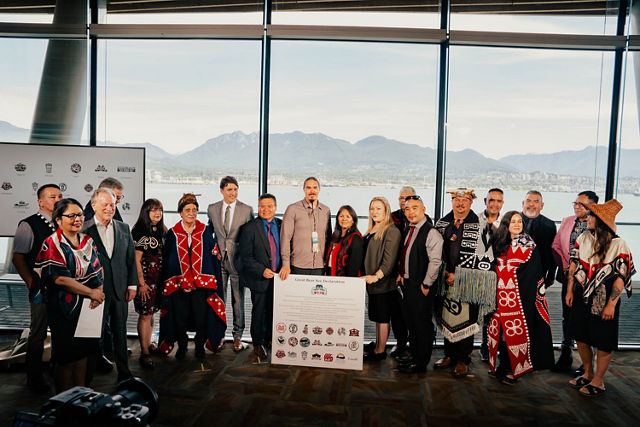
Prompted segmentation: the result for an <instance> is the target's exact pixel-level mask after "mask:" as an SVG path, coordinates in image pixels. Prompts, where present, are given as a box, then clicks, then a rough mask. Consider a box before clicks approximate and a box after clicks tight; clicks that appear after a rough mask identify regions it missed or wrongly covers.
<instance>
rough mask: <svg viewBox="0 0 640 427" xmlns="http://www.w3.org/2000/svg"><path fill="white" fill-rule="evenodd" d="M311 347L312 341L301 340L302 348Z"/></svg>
mask: <svg viewBox="0 0 640 427" xmlns="http://www.w3.org/2000/svg"><path fill="white" fill-rule="evenodd" d="M310 345H311V340H310V339H309V338H307V337H302V338H300V346H302V347H309V346H310Z"/></svg>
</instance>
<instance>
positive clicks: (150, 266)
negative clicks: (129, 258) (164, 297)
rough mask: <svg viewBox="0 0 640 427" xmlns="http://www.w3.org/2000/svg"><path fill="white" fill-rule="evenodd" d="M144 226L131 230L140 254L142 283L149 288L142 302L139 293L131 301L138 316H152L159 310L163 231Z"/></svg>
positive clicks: (136, 248)
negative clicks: (146, 296)
mask: <svg viewBox="0 0 640 427" xmlns="http://www.w3.org/2000/svg"><path fill="white" fill-rule="evenodd" d="M145 228H146V227H144V226H136V227H133V229H132V230H131V236H132V237H133V242H134V247H135V250H136V251H140V252H142V257H141V259H140V264H141V265H142V275H143V276H144V282H145V283H146V284H147V286H148V287H149V297H148V298H147V299H145V300H144V301H143V300H142V296H141V295H140V293H138V294H137V295H136V297H135V298H134V299H133V304H134V306H135V309H136V312H137V313H138V314H153V313H155V312H157V311H158V310H159V309H160V300H161V295H160V292H159V289H160V284H161V283H162V242H163V236H162V234H163V231H162V229H161V228H158V227H156V226H153V227H152V229H151V230H147V229H145Z"/></svg>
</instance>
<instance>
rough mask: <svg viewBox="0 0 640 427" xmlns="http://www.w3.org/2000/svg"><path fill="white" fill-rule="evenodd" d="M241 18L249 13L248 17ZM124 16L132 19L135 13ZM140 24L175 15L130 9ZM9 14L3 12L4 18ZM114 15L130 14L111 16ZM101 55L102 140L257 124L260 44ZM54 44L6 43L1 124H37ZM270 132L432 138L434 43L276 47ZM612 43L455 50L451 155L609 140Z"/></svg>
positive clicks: (196, 137) (525, 26) (630, 133)
mask: <svg viewBox="0 0 640 427" xmlns="http://www.w3.org/2000/svg"><path fill="white" fill-rule="evenodd" d="M239 17H240V18H239ZM127 19H128V21H127ZM133 19H134V20H135V22H138V23H140V22H154V23H158V22H160V19H162V20H163V21H171V20H174V21H173V22H176V21H175V19H176V18H175V16H174V17H172V16H170V15H162V16H161V17H152V18H150V17H145V16H141V15H137V16H135V17H133ZM0 20H8V19H5V18H4V16H3V17H2V19H0ZM108 22H109V23H127V22H131V17H126V16H125V17H116V16H113V17H109V21H108ZM178 22H182V23H187V22H192V23H204V22H210V23H211V22H213V23H229V22H233V23H256V24H257V23H259V22H260V14H243V15H241V14H236V15H233V16H230V15H221V14H215V15H214V14H197V15H196V14H194V15H181V16H180V17H179V21H178ZM273 22H274V24H291V23H299V24H311V23H315V24H328V23H332V24H334V25H341V24H343V25H346V24H349V25H380V26H393V25H396V26H414V27H420V26H424V27H429V26H432V25H436V24H437V20H436V19H434V15H429V14H411V15H403V14H342V13H341V14H331V13H323V14H318V13H315V14H314V13H311V14H309V13H307V14H300V13H282V12H276V13H274V19H273ZM614 23H615V22H614V20H613V19H612V18H610V17H607V19H606V20H605V19H603V18H602V17H588V18H576V17H571V18H557V17H556V18H550V17H517V16H501V17H498V16H486V15H477V16H469V15H453V16H452V19H451V24H452V28H453V29H466V30H481V29H485V30H486V29H487V28H491V29H492V30H499V31H536V32H544V33H577V34H588V33H594V34H611V31H613V24H614ZM100 43H101V47H102V48H105V49H103V51H102V54H101V56H100V59H99V82H98V87H99V90H98V96H99V110H98V117H99V118H98V139H99V140H109V141H114V142H120V143H131V142H135V143H141V142H149V143H152V144H154V145H157V146H159V147H161V148H163V149H165V150H166V151H168V152H171V153H180V152H185V151H188V150H190V149H193V148H195V147H197V146H199V145H201V144H203V143H204V142H205V141H206V140H207V139H209V138H213V137H216V136H218V135H220V134H223V133H228V132H233V131H237V130H240V131H243V132H246V133H250V132H256V131H258V128H259V97H260V51H261V45H260V42H259V41H228V40H224V41H223V40H181V41H167V40H164V41H153V40H110V41H101V42H100ZM45 49H46V41H42V40H29V39H21V40H15V39H0V57H2V58H10V59H11V60H8V61H1V62H0V81H1V82H3V83H0V92H1V94H2V96H0V120H4V121H8V122H10V123H12V124H14V125H16V126H20V127H25V128H29V127H30V126H31V120H32V116H33V108H34V105H35V99H36V97H37V88H38V84H39V81H40V74H41V71H42V62H43V58H44V52H45ZM271 66H272V68H271V79H272V80H271V103H270V124H269V125H270V130H271V132H277V133H281V132H291V131H295V130H300V131H303V132H309V133H311V132H321V133H324V134H327V135H329V136H331V137H334V138H341V139H345V140H347V141H350V142H354V143H355V142H357V141H358V140H360V139H363V138H366V137H368V136H370V135H382V136H385V137H387V138H391V139H395V140H399V141H402V142H406V143H412V144H417V145H421V146H426V147H435V143H436V133H437V132H436V131H437V128H436V123H437V116H436V112H437V85H438V74H437V73H438V48H437V46H436V45H424V44H422V45H419V44H393V43H357V42H317V41H313V42H311V41H284V40H276V41H273V43H272V62H271ZM612 69H613V54H612V53H611V52H605V53H601V52H586V51H581V52H578V51H560V50H533V49H507V48H478V47H463V46H454V47H452V48H451V54H450V84H449V110H448V122H447V134H448V142H447V147H448V149H450V150H461V149H465V148H474V149H476V150H477V151H480V152H482V153H483V154H484V155H486V156H489V157H493V158H500V157H502V156H506V155H509V154H523V153H527V152H538V153H540V152H553V151H558V150H567V149H581V148H583V147H585V146H587V145H606V144H607V141H608V128H609V120H610V119H609V112H610V108H611V99H610V93H611V89H610V88H611V84H612ZM627 71H628V72H627V76H628V78H627V80H626V81H627V89H628V90H627V91H626V95H627V96H626V102H625V103H624V115H623V130H622V138H623V139H622V140H623V146H625V147H626V148H640V138H639V136H640V135H639V133H638V127H637V117H638V115H637V107H636V100H635V94H634V92H635V91H634V90H632V89H634V87H635V83H634V81H633V72H632V70H631V67H630V69H629V70H627Z"/></svg>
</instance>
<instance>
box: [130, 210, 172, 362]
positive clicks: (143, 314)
mask: <svg viewBox="0 0 640 427" xmlns="http://www.w3.org/2000/svg"><path fill="white" fill-rule="evenodd" d="M166 231H167V228H166V227H165V225H164V221H163V208H162V203H161V202H160V200H158V199H147V200H145V202H144V203H143V204H142V208H141V209H140V215H139V216H138V221H137V222H136V224H135V225H134V226H133V229H132V230H131V235H132V237H133V242H134V247H135V254H136V270H137V272H138V282H139V283H140V284H139V285H138V292H137V294H136V296H135V298H134V299H133V304H134V307H135V310H136V313H138V315H139V316H138V339H139V340H140V359H139V361H140V365H141V366H142V367H143V368H145V369H153V367H154V364H153V359H152V358H151V354H150V353H149V350H150V346H151V334H152V332H153V315H154V314H155V313H156V312H157V311H158V310H159V309H160V293H159V285H160V283H161V272H162V243H163V238H164V233H165V232H166Z"/></svg>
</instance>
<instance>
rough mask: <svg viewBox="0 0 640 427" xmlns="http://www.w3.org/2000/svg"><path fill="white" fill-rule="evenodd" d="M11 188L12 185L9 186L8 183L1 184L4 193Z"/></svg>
mask: <svg viewBox="0 0 640 427" xmlns="http://www.w3.org/2000/svg"><path fill="white" fill-rule="evenodd" d="M12 188H13V185H11V183H10V182H7V181H4V182H3V183H2V189H3V190H4V191H9V190H11V189H12Z"/></svg>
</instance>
